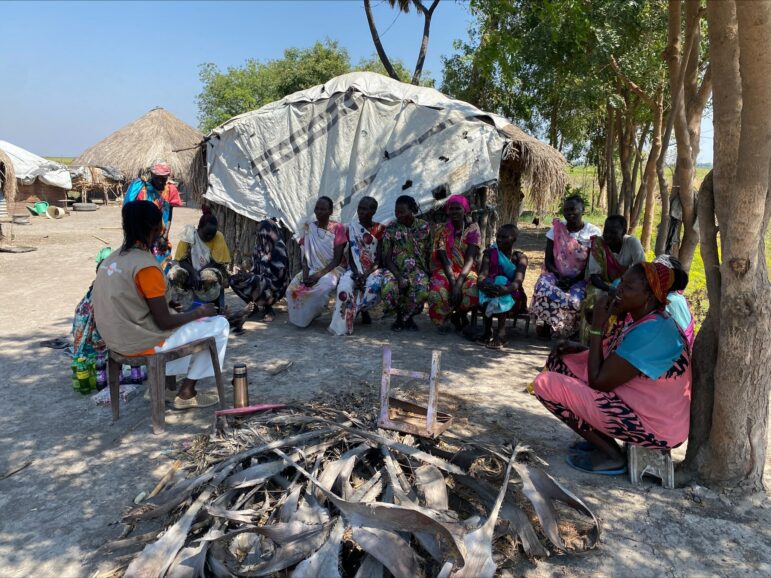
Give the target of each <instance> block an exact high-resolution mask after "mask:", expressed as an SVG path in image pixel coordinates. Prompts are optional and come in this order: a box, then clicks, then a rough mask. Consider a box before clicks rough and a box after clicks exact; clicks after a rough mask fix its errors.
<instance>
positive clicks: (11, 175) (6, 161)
mask: <svg viewBox="0 0 771 578" xmlns="http://www.w3.org/2000/svg"><path fill="white" fill-rule="evenodd" d="M0 191H2V193H3V197H4V198H5V201H6V203H8V204H9V205H10V203H12V202H13V201H14V200H15V199H16V172H15V171H14V170H13V163H12V162H11V159H10V158H9V157H8V155H7V154H5V153H4V152H3V151H2V150H0Z"/></svg>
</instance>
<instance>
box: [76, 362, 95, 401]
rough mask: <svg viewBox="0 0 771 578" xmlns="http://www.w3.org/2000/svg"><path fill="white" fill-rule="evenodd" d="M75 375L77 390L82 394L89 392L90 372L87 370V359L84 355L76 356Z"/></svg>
mask: <svg viewBox="0 0 771 578" xmlns="http://www.w3.org/2000/svg"><path fill="white" fill-rule="evenodd" d="M75 375H76V376H77V378H78V383H79V385H78V391H79V392H80V393H82V394H83V395H86V394H88V393H91V383H90V377H91V376H90V373H89V371H88V360H87V359H86V358H85V357H78V362H77V370H76V373H75Z"/></svg>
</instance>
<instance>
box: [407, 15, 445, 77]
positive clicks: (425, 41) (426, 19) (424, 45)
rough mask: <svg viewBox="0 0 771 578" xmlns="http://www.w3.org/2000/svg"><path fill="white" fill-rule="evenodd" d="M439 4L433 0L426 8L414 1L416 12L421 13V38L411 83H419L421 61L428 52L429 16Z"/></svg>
mask: <svg viewBox="0 0 771 578" xmlns="http://www.w3.org/2000/svg"><path fill="white" fill-rule="evenodd" d="M438 5H439V0H434V1H433V2H432V3H431V7H430V8H429V9H428V10H426V7H425V6H423V3H422V2H416V6H417V9H418V12H420V13H421V14H423V39H422V40H421V42H420V52H418V61H417V62H416V63H415V72H414V73H413V74H412V84H419V83H420V75H421V74H422V73H423V63H424V62H425V60H426V52H428V38H429V34H430V32H431V17H432V16H433V15H434V10H436V7H437V6H438Z"/></svg>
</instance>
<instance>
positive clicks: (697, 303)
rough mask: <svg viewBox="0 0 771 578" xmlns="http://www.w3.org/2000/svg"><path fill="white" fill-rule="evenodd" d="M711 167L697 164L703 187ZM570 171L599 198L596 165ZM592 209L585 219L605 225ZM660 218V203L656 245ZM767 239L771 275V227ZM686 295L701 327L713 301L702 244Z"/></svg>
mask: <svg viewBox="0 0 771 578" xmlns="http://www.w3.org/2000/svg"><path fill="white" fill-rule="evenodd" d="M709 170H710V169H709V168H707V167H697V169H696V182H695V186H696V187H699V186H700V185H701V181H702V179H703V178H704V177H705V176H706V174H707V173H708V172H709ZM568 173H569V179H570V187H571V189H573V190H577V191H579V192H581V193H583V194H584V195H585V196H586V197H587V198H592V196H594V197H595V198H596V196H597V194H598V192H599V185H598V184H597V180H596V170H595V168H594V167H583V166H575V167H570V169H569V171H568ZM669 177H670V178H671V172H670V174H669ZM589 209H590V208H589V207H587V214H586V215H585V219H586V220H587V221H589V222H591V223H594V224H595V225H597V226H599V227H600V228H602V225H603V223H604V222H605V217H606V215H605V213H602V212H600V211H597V210H595V211H594V212H590V210H589ZM660 217H661V209H660V206H658V205H657V207H656V212H655V216H654V221H653V222H654V229H653V238H652V239H651V246H652V247H653V246H655V244H656V225H658V223H659V221H660ZM550 218H551V216H550ZM641 230H642V224H640V225H638V227H637V228H636V229H635V231H634V235H635V236H636V237H638V238H639V236H640V232H641ZM765 241H766V267H767V269H768V270H769V278H771V227H770V228H768V229H767V230H766V234H765ZM648 257H649V258H650V259H653V257H654V254H653V251H650V252H649V254H648ZM685 295H686V297H687V298H688V302H689V303H690V305H691V309H692V310H693V314H694V317H695V318H696V321H697V326H700V325H701V321H702V320H703V319H704V316H705V315H706V314H707V309H708V308H709V302H708V300H707V279H706V276H705V273H704V261H702V259H701V253H700V251H699V248H698V247H697V248H696V254H695V255H694V258H693V263H692V264H691V270H690V272H689V282H688V288H687V289H686V291H685Z"/></svg>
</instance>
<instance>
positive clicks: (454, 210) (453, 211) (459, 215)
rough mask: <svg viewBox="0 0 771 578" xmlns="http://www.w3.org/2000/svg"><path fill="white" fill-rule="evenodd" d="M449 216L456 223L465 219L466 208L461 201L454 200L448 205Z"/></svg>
mask: <svg viewBox="0 0 771 578" xmlns="http://www.w3.org/2000/svg"><path fill="white" fill-rule="evenodd" d="M447 216H448V217H450V220H451V221H453V222H455V223H460V222H461V221H463V217H464V216H466V209H464V208H463V205H461V204H460V203H456V202H452V203H450V204H449V205H447Z"/></svg>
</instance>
